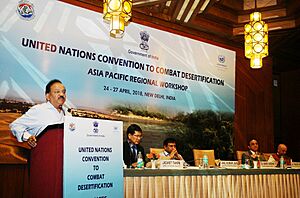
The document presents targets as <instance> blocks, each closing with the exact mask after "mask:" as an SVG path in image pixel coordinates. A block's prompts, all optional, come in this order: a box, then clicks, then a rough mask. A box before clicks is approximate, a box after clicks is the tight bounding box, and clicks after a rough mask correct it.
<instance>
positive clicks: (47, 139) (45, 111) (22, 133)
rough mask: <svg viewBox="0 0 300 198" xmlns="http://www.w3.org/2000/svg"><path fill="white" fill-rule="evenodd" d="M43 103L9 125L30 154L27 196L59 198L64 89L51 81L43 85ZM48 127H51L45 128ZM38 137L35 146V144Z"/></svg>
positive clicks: (56, 81)
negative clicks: (27, 146)
mask: <svg viewBox="0 0 300 198" xmlns="http://www.w3.org/2000/svg"><path fill="white" fill-rule="evenodd" d="M45 97H46V102H45V103H42V104H38V105H35V106H33V107H31V108H30V109H29V110H28V111H27V112H26V113H25V114H24V115H22V116H21V117H19V118H18V119H16V120H15V121H14V122H12V123H11V124H10V129H11V131H12V133H13V134H14V136H16V138H17V140H18V141H19V142H24V141H27V143H28V144H29V145H30V146H31V147H32V148H33V149H32V150H31V152H30V163H29V164H30V166H29V167H30V178H29V197H31V198H39V197H49V198H50V197H51V198H61V197H62V195H63V182H62V180H63V129H62V124H63V123H64V116H65V115H71V114H70V113H68V112H67V111H66V109H65V108H64V107H63V105H64V103H65V101H66V88H65V86H64V85H63V84H62V82H61V81H59V80H57V79H54V80H51V81H50V82H49V83H48V84H47V85H46V90H45ZM50 125H52V126H51V127H48V126H50ZM37 138H38V143H37Z"/></svg>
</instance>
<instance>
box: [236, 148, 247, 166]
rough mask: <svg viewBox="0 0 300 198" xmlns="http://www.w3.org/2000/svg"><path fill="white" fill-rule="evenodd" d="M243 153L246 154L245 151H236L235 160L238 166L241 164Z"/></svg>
mask: <svg viewBox="0 0 300 198" xmlns="http://www.w3.org/2000/svg"><path fill="white" fill-rule="evenodd" d="M244 153H247V151H236V158H237V160H238V164H242V156H243V154H244Z"/></svg>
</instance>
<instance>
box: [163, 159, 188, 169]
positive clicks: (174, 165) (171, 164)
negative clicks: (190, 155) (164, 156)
mask: <svg viewBox="0 0 300 198" xmlns="http://www.w3.org/2000/svg"><path fill="white" fill-rule="evenodd" d="M183 163H184V161H183V160H160V169H182V168H183Z"/></svg>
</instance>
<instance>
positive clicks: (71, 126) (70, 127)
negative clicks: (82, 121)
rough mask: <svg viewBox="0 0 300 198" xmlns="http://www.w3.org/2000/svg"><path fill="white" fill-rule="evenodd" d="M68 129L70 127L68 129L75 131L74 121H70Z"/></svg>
mask: <svg viewBox="0 0 300 198" xmlns="http://www.w3.org/2000/svg"><path fill="white" fill-rule="evenodd" d="M69 129H70V131H75V129H76V127H75V123H72V122H71V123H70V124H69Z"/></svg>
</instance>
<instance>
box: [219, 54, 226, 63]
mask: <svg viewBox="0 0 300 198" xmlns="http://www.w3.org/2000/svg"><path fill="white" fill-rule="evenodd" d="M218 60H219V63H225V56H224V55H219V56H218Z"/></svg>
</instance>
